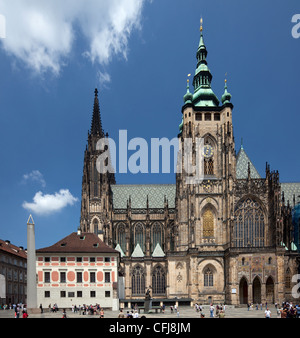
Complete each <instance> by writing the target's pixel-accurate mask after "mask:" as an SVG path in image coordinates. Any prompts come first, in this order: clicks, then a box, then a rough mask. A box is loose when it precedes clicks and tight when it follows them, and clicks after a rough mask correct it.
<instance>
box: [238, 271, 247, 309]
mask: <svg viewBox="0 0 300 338" xmlns="http://www.w3.org/2000/svg"><path fill="white" fill-rule="evenodd" d="M239 293H240V304H247V303H248V283H247V280H246V278H245V277H243V278H242V279H241V280H240V289H239Z"/></svg>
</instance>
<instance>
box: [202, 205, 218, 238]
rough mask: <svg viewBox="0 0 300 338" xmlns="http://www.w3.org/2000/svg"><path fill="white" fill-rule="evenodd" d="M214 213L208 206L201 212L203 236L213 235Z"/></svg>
mask: <svg viewBox="0 0 300 338" xmlns="http://www.w3.org/2000/svg"><path fill="white" fill-rule="evenodd" d="M214 222H215V219H214V213H213V211H212V210H211V208H208V209H206V210H205V211H204V213H203V237H213V236H214Z"/></svg>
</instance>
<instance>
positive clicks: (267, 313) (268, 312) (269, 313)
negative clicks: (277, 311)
mask: <svg viewBox="0 0 300 338" xmlns="http://www.w3.org/2000/svg"><path fill="white" fill-rule="evenodd" d="M265 318H271V311H270V310H269V308H267V309H266V311H265Z"/></svg>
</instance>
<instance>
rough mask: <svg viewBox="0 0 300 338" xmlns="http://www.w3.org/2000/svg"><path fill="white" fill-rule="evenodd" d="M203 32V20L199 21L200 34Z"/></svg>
mask: <svg viewBox="0 0 300 338" xmlns="http://www.w3.org/2000/svg"><path fill="white" fill-rule="evenodd" d="M202 31H203V18H202V17H201V19H200V32H202Z"/></svg>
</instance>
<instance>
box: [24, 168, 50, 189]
mask: <svg viewBox="0 0 300 338" xmlns="http://www.w3.org/2000/svg"><path fill="white" fill-rule="evenodd" d="M27 181H34V182H38V183H40V184H41V186H42V187H43V188H45V186H46V181H45V180H44V177H43V174H42V173H41V172H40V171H39V170H33V171H32V172H31V173H29V174H24V175H23V180H22V183H26V182H27Z"/></svg>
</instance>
